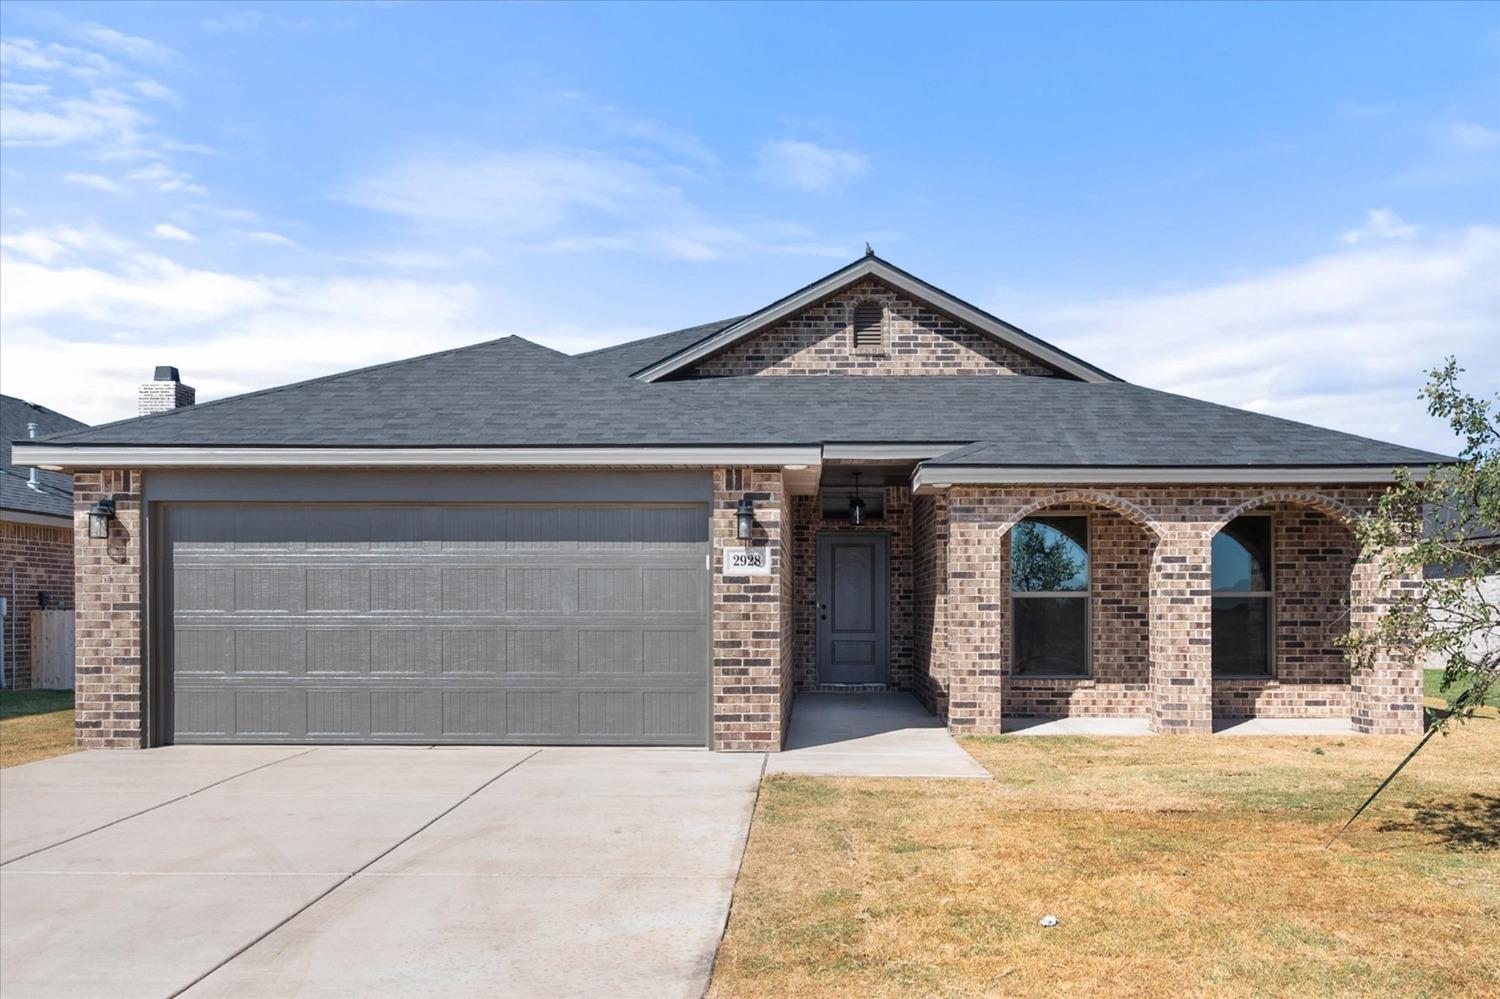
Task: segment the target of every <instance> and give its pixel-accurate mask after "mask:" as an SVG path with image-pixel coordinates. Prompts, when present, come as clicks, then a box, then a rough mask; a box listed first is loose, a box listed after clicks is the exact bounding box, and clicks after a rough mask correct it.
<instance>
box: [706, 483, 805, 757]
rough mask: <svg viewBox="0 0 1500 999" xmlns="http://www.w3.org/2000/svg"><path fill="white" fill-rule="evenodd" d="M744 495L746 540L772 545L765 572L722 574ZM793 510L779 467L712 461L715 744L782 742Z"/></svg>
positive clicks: (739, 747) (788, 685) (766, 747)
mask: <svg viewBox="0 0 1500 999" xmlns="http://www.w3.org/2000/svg"><path fill="white" fill-rule="evenodd" d="M745 495H749V497H750V499H751V501H752V502H753V503H754V504H755V533H754V536H753V538H752V539H751V541H750V542H749V544H751V545H753V546H757V547H760V546H764V547H767V548H769V549H770V550H771V560H770V561H771V574H770V575H769V576H726V575H724V573H723V572H722V566H723V555H722V551H723V549H724V548H734V547H739V546H741V545H744V544H745V543H746V542H743V541H740V540H738V539H737V537H736V534H735V506H736V505H737V504H738V503H739V501H740V498H741V497H742V496H745ZM789 526H790V517H789V515H788V512H787V508H786V496H785V491H784V487H783V483H782V476H781V470H780V469H776V468H717V469H714V501H713V523H712V537H713V552H712V558H713V565H712V573H713V692H712V697H713V748H715V749H719V750H727V751H741V752H768V751H769V752H775V751H777V750H780V749H781V743H782V740H783V739H784V738H785V735H786V723H787V721H788V719H789V717H790V714H791V703H792V700H791V699H792V683H793V676H794V671H793V668H792V666H793V664H792V657H793V651H792V650H793V638H794V636H793V620H792V607H791V601H792V583H793V580H792V572H791V558H790V555H791V545H790V538H789V537H788V532H787V528H788V527H789Z"/></svg>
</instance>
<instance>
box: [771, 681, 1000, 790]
mask: <svg viewBox="0 0 1500 999" xmlns="http://www.w3.org/2000/svg"><path fill="white" fill-rule="evenodd" d="M766 772H767V773H773V774H774V773H781V774H802V775H806V776H818V777H961V778H976V779H983V780H987V779H988V778H989V776H990V774H989V771H987V770H985V769H984V767H982V766H980V765H979V763H978V762H977V761H976V760H975V759H974V757H972V756H970V755H969V754H968V753H966V752H964V750H963V748H962V747H960V746H959V744H958V743H957V742H956V741H955V740H954V738H953V736H951V735H949V734H948V729H947V727H946V726H944V725H943V723H942V722H941V721H939V720H938V718H937V717H936V716H935V715H932V714H930V713H929V712H928V711H927V709H926V708H924V707H922V704H921V702H919V701H918V700H917V699H916V698H915V697H913V696H912V695H910V694H904V693H896V694H824V693H815V694H798V695H797V699H796V701H795V702H794V703H793V704H792V724H791V730H790V731H789V732H788V733H787V740H786V747H785V748H784V749H783V750H782V751H781V752H779V753H770V754H768V755H767V757H766Z"/></svg>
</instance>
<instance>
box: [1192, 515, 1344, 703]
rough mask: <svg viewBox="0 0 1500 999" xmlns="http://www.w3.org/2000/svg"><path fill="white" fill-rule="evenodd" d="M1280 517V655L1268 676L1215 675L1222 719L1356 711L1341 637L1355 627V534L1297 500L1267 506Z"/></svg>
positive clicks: (1276, 533) (1274, 544)
mask: <svg viewBox="0 0 1500 999" xmlns="http://www.w3.org/2000/svg"><path fill="white" fill-rule="evenodd" d="M1256 512H1257V513H1261V512H1269V513H1272V514H1273V515H1274V516H1275V521H1274V524H1275V526H1274V528H1273V533H1272V538H1271V551H1272V558H1273V562H1274V565H1275V569H1274V573H1273V578H1274V586H1275V592H1276V598H1275V604H1276V611H1275V614H1276V617H1275V622H1276V659H1275V667H1274V670H1273V675H1272V676H1271V677H1270V678H1266V679H1242V678H1230V677H1215V678H1214V699H1213V707H1214V714H1215V716H1217V717H1221V718H1250V717H1256V718H1336V717H1345V718H1347V717H1348V716H1349V664H1348V662H1347V661H1346V660H1345V658H1344V654H1343V651H1342V650H1341V649H1340V648H1339V647H1338V646H1337V645H1336V644H1335V639H1337V638H1338V637H1339V636H1340V635H1344V634H1347V633H1348V631H1349V609H1348V607H1347V601H1348V598H1349V589H1350V583H1351V579H1352V577H1353V574H1354V569H1355V563H1356V561H1357V559H1356V558H1355V545H1356V542H1355V539H1354V535H1353V533H1352V532H1351V531H1350V530H1349V528H1347V527H1345V526H1344V525H1343V524H1341V523H1340V522H1339V521H1337V520H1335V519H1334V518H1333V517H1330V516H1329V515H1328V514H1326V513H1323V512H1322V511H1320V510H1315V509H1311V508H1309V507H1298V506H1293V505H1289V504H1285V503H1283V504H1276V505H1273V506H1270V507H1262V508H1261V509H1260V510H1257V511H1256Z"/></svg>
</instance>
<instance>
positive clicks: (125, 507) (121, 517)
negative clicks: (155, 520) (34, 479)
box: [73, 469, 145, 749]
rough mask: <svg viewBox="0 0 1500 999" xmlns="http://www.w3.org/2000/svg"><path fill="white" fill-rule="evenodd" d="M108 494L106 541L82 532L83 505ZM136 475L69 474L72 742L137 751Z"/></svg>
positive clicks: (85, 522) (85, 521) (139, 552)
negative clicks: (110, 512)
mask: <svg viewBox="0 0 1500 999" xmlns="http://www.w3.org/2000/svg"><path fill="white" fill-rule="evenodd" d="M111 498H112V499H113V500H114V501H115V519H114V521H113V522H112V523H111V524H110V532H109V538H108V539H107V540H98V541H96V540H94V539H92V538H90V537H89V517H88V513H89V507H91V506H93V505H94V501H95V500H99V499H111ZM141 526H142V520H141V473H140V472H139V471H131V470H119V469H114V470H105V471H101V472H78V473H77V474H75V475H74V477H73V530H74V551H73V560H74V564H75V565H76V567H77V577H76V580H75V587H74V604H75V606H76V608H77V611H76V615H77V617H76V621H75V626H74V662H75V663H76V668H75V671H74V672H75V680H74V684H75V704H76V723H75V724H76V731H77V741H78V745H79V746H81V747H83V748H85V749H139V748H140V747H141V746H142V745H143V744H144V743H143V741H142V740H143V734H144V733H143V731H142V724H141V722H142V717H143V716H142V712H141V694H142V670H141V666H142V659H141V641H142V631H141V623H142V619H141V608H142V598H141V587H142V583H143V579H142V569H143V566H144V564H145V563H144V558H143V549H142V544H143V538H144V534H143V532H142V530H141Z"/></svg>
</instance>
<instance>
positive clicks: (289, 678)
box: [156, 504, 708, 745]
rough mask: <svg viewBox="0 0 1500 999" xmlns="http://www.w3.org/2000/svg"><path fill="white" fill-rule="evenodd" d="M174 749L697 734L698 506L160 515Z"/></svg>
mask: <svg viewBox="0 0 1500 999" xmlns="http://www.w3.org/2000/svg"><path fill="white" fill-rule="evenodd" d="M156 523H157V525H158V527H157V530H159V531H163V532H164V533H163V535H162V537H163V538H164V539H165V541H164V545H163V546H162V547H159V548H158V551H162V552H163V553H164V554H165V555H166V556H167V557H166V558H165V559H163V561H164V562H165V563H166V564H165V566H164V567H163V572H162V576H161V578H159V579H158V583H157V586H158V592H159V593H160V594H161V595H162V598H161V613H162V615H163V616H162V618H161V620H162V621H163V622H164V623H165V626H162V627H160V628H159V629H158V635H159V638H158V640H159V641H160V642H161V645H162V654H161V656H160V662H161V663H162V667H161V668H162V670H163V672H164V673H165V674H166V676H165V680H166V681H167V685H166V688H165V690H164V695H165V696H164V698H163V702H164V703H163V705H162V707H163V709H164V713H165V715H166V717H165V718H164V721H163V724H164V727H165V735H166V737H167V739H169V740H170V741H175V742H351V743H352V742H406V743H427V742H445V743H486V742H516V743H591V744H637V745H703V744H704V743H705V742H706V741H707V740H706V733H707V719H708V627H707V599H708V572H707V567H706V555H707V551H708V511H707V508H706V507H705V506H702V505H693V504H659V505H658V504H630V505H623V504H615V505H576V506H558V505H555V504H548V505H526V504H514V505H484V506H480V505H451V506H375V505H344V504H306V505H296V506H278V505H219V504H214V505H178V504H172V505H167V506H165V507H162V508H160V509H159V510H158V511H157V518H156Z"/></svg>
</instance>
